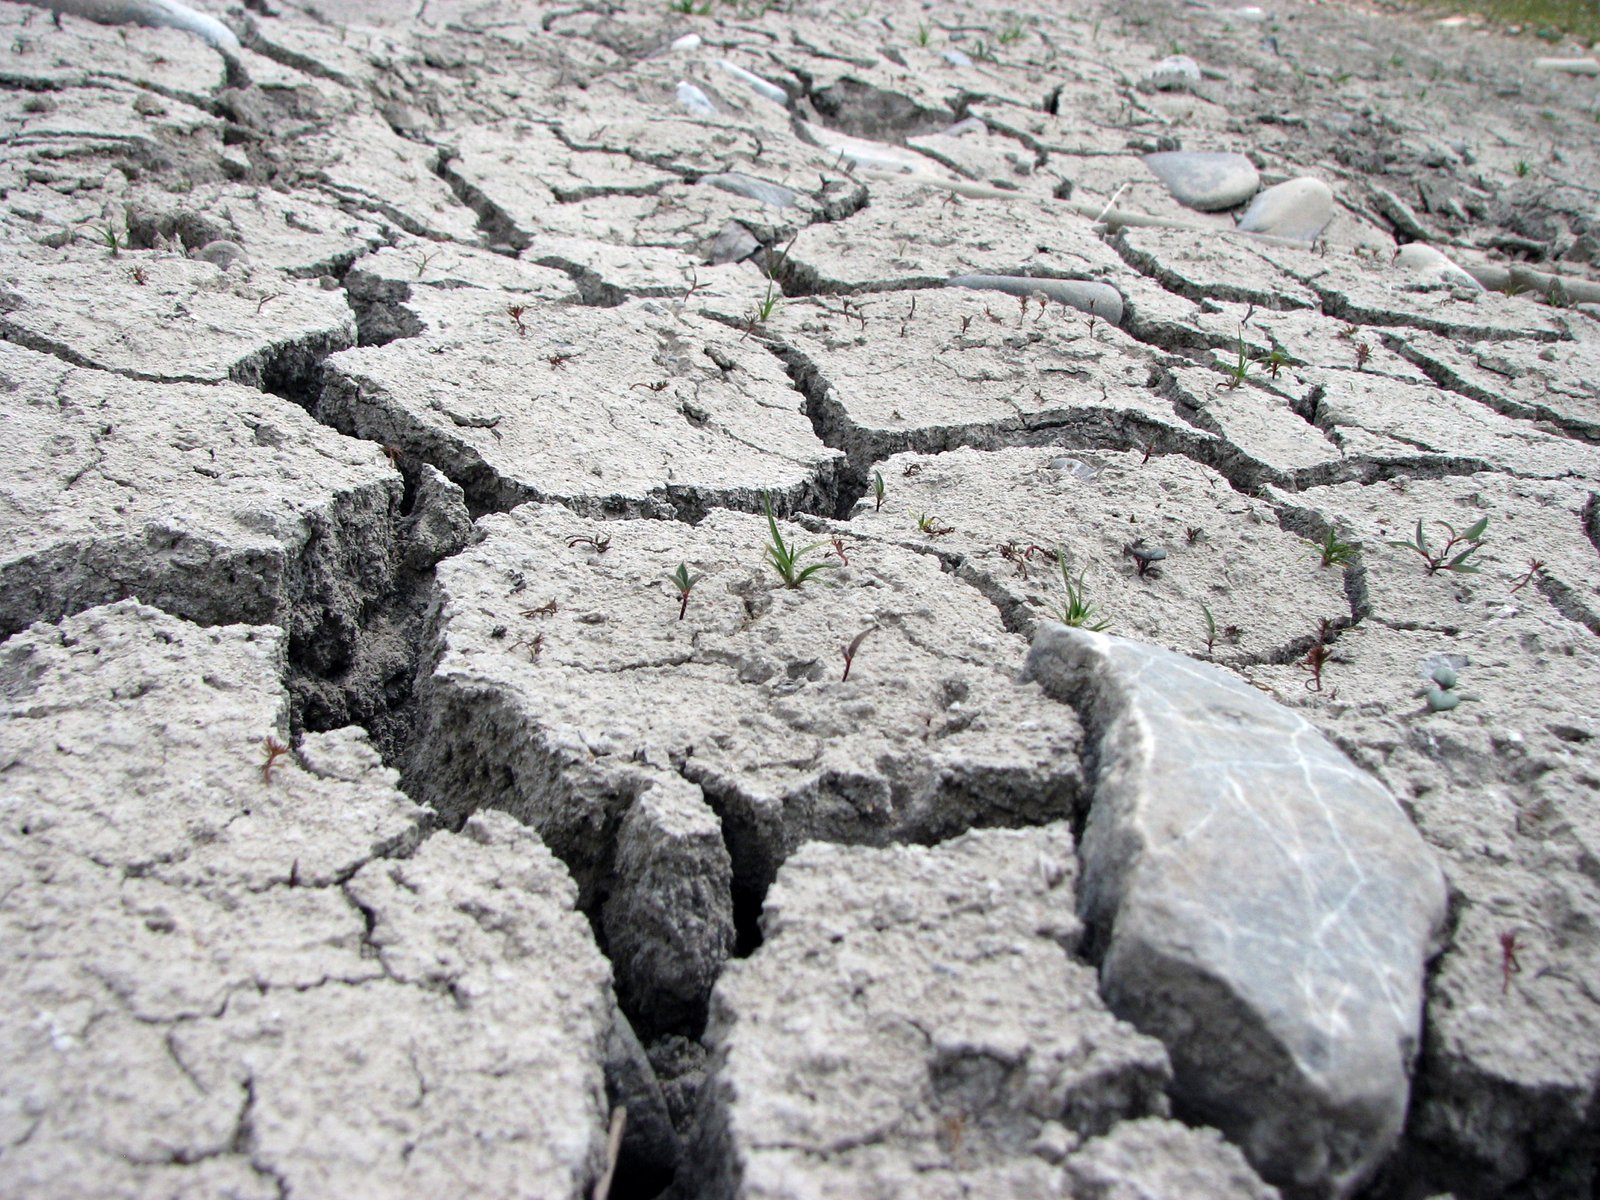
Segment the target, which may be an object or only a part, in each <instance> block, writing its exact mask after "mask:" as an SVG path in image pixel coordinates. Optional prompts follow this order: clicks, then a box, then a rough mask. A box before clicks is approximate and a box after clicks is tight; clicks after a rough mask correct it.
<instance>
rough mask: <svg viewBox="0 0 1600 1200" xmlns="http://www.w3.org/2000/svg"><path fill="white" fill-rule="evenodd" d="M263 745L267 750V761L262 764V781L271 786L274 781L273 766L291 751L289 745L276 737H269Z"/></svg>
mask: <svg viewBox="0 0 1600 1200" xmlns="http://www.w3.org/2000/svg"><path fill="white" fill-rule="evenodd" d="M262 745H264V746H265V747H266V750H267V761H266V762H264V763H262V764H261V782H262V783H265V784H267V785H269V786H270V785H271V783H272V768H273V767H274V766H275V765H276V764H277V762H278V760H279V759H280V758H282V757H283V756H284V755H285V754H287V753H289V747H287V746H285V745H284V744H283V743H282V742H280V741H279V740H278V739H277V738H275V737H269V738H267V740H266V741H265V742H263V743H262Z"/></svg>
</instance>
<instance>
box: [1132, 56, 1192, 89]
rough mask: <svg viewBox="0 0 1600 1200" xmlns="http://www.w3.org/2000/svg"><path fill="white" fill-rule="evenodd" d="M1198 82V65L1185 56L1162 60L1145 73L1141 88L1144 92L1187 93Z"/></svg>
mask: <svg viewBox="0 0 1600 1200" xmlns="http://www.w3.org/2000/svg"><path fill="white" fill-rule="evenodd" d="M1199 82H1200V64H1199V63H1197V62H1195V60H1194V59H1192V58H1190V57H1189V56H1188V55H1187V54H1173V55H1170V56H1169V57H1167V58H1163V59H1162V60H1161V61H1160V62H1158V63H1157V64H1156V65H1155V66H1153V67H1151V68H1150V70H1149V71H1148V72H1146V73H1145V77H1144V79H1143V80H1142V81H1141V86H1143V87H1144V89H1145V90H1146V91H1154V92H1188V91H1192V90H1193V89H1194V85H1195V84H1197V83H1199Z"/></svg>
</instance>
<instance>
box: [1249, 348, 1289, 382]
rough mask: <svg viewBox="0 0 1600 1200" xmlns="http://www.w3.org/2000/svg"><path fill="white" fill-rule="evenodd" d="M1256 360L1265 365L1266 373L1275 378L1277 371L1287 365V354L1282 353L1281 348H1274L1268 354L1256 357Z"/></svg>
mask: <svg viewBox="0 0 1600 1200" xmlns="http://www.w3.org/2000/svg"><path fill="white" fill-rule="evenodd" d="M1256 362H1258V363H1260V364H1261V365H1262V366H1263V367H1265V368H1266V369H1267V374H1269V375H1271V376H1272V377H1273V378H1274V379H1276V378H1277V377H1278V372H1279V371H1281V370H1283V368H1284V367H1287V366H1288V365H1289V357H1288V355H1286V354H1284V352H1283V351H1282V350H1274V351H1272V352H1271V353H1270V354H1264V355H1262V356H1261V357H1260V358H1258V359H1256Z"/></svg>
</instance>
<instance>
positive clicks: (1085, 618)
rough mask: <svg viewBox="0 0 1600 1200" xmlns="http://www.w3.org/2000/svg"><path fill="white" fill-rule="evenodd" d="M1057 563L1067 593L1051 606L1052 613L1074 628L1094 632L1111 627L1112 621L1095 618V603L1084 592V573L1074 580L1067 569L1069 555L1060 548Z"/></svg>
mask: <svg viewBox="0 0 1600 1200" xmlns="http://www.w3.org/2000/svg"><path fill="white" fill-rule="evenodd" d="M1056 565H1057V566H1058V567H1060V568H1061V586H1062V588H1063V589H1064V590H1065V592H1066V595H1065V596H1064V597H1063V598H1062V600H1061V601H1060V602H1059V603H1058V604H1055V605H1052V606H1051V608H1050V612H1051V615H1053V616H1054V617H1055V619H1056V620H1058V621H1060V622H1061V623H1062V624H1063V625H1071V626H1072V627H1073V628H1074V629H1088V630H1090V631H1092V632H1094V633H1099V632H1100V631H1101V630H1102V629H1110V628H1111V622H1110V621H1096V620H1095V619H1094V617H1095V611H1094V605H1093V604H1091V603H1089V601H1088V600H1087V599H1086V598H1085V597H1084V594H1083V575H1084V573H1083V572H1082V571H1079V572H1078V578H1077V581H1076V582H1074V581H1073V578H1072V576H1071V574H1070V573H1068V571H1067V556H1066V555H1065V554H1062V553H1061V552H1060V551H1059V550H1058V551H1056ZM1091 622H1092V623H1091Z"/></svg>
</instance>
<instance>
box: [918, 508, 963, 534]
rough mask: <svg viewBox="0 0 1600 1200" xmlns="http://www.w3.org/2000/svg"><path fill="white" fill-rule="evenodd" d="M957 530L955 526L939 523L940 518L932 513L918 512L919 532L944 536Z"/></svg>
mask: <svg viewBox="0 0 1600 1200" xmlns="http://www.w3.org/2000/svg"><path fill="white" fill-rule="evenodd" d="M955 531H956V530H955V526H953V525H941V524H939V518H938V517H935V516H933V515H932V514H931V513H918V514H917V532H918V533H920V534H922V535H923V536H925V537H931V538H936V537H944V536H945V534H947V533H954V532H955Z"/></svg>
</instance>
